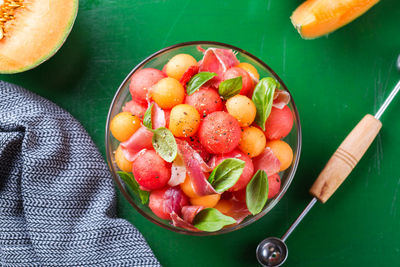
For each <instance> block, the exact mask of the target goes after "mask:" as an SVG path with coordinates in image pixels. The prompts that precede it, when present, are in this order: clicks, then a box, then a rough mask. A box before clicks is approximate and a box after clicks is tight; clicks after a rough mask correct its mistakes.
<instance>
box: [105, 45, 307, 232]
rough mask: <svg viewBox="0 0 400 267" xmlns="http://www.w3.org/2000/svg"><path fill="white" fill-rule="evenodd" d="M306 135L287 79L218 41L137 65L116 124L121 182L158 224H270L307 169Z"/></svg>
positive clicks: (113, 144)
mask: <svg viewBox="0 0 400 267" xmlns="http://www.w3.org/2000/svg"><path fill="white" fill-rule="evenodd" d="M300 148H301V130H300V122H299V116H298V113H297V110H296V106H295V104H294V101H293V99H292V97H291V94H290V93H289V91H288V90H287V88H286V86H285V85H284V84H283V82H282V81H281V80H280V78H279V77H278V76H277V75H276V74H275V73H274V72H273V71H272V70H271V69H270V68H269V67H268V66H267V65H266V64H265V63H263V62H262V61H260V60H259V59H257V58H256V57H254V56H252V55H251V54H249V53H247V52H245V51H243V50H241V49H239V48H236V47H233V46H230V45H226V44H221V43H216V42H190V43H183V44H178V45H174V46H171V47H168V48H165V49H162V50H160V51H159V52H157V53H155V54H153V55H151V56H150V57H148V58H147V59H145V60H144V61H143V62H142V63H140V64H139V65H138V66H136V67H135V68H134V69H133V70H132V72H131V73H130V74H129V75H128V76H127V78H126V79H125V80H124V81H123V83H122V84H121V86H120V88H119V89H118V91H117V93H116V95H115V97H114V99H113V102H112V104H111V107H110V111H109V114H108V119H107V125H106V149H107V159H108V163H109V167H110V170H111V172H112V174H113V177H114V180H115V182H116V184H117V186H118V187H119V189H120V190H121V192H122V193H123V195H124V196H125V197H126V199H127V200H128V201H129V203H130V204H131V205H132V206H133V207H134V208H136V209H137V210H138V211H139V212H140V213H141V214H142V215H144V216H145V217H146V218H148V219H149V220H150V221H152V222H154V223H156V224H158V225H161V226H163V227H165V228H167V229H170V230H173V231H176V232H180V233H187V234H193V235H208V234H217V233H225V232H230V231H233V230H236V229H239V228H241V227H243V226H245V225H248V224H250V223H252V222H254V221H255V220H257V219H259V218H261V217H262V216H263V215H265V214H266V213H267V212H268V211H269V210H270V209H271V208H272V207H273V206H275V204H276V203H277V202H278V201H279V200H280V198H281V197H282V196H283V194H284V193H285V191H286V190H287V188H288V186H289V185H290V182H291V180H292V179H293V176H294V173H295V171H296V168H297V164H298V161H299V155H300Z"/></svg>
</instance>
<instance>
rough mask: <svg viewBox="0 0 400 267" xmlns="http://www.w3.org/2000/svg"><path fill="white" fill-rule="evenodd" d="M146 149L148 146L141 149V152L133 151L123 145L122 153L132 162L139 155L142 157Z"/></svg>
mask: <svg viewBox="0 0 400 267" xmlns="http://www.w3.org/2000/svg"><path fill="white" fill-rule="evenodd" d="M146 150H147V149H146V148H143V149H142V150H140V151H139V152H136V151H132V150H129V149H126V148H123V147H122V146H121V151H122V154H123V155H124V157H125V158H126V159H127V160H128V161H130V162H134V161H135V160H136V159H137V158H138V157H140V156H141V155H143V154H144V152H146Z"/></svg>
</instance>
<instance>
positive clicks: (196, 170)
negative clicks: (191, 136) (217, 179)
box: [176, 139, 216, 196]
mask: <svg viewBox="0 0 400 267" xmlns="http://www.w3.org/2000/svg"><path fill="white" fill-rule="evenodd" d="M176 143H177V145H178V150H179V152H180V153H181V154H182V157H183V161H184V162H185V165H186V170H187V172H188V174H189V177H190V179H191V182H192V184H193V187H194V191H195V192H196V194H198V195H199V196H205V195H211V194H216V191H215V190H214V188H213V187H212V186H211V184H210V183H209V182H208V181H207V177H206V175H205V174H204V171H205V169H206V170H211V168H210V167H209V166H208V165H207V164H206V163H205V162H204V160H203V159H202V158H201V156H200V155H199V154H198V153H197V152H196V151H195V150H194V149H193V148H191V147H190V146H189V145H188V143H187V142H185V141H182V140H179V139H176Z"/></svg>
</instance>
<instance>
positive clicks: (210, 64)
mask: <svg viewBox="0 0 400 267" xmlns="http://www.w3.org/2000/svg"><path fill="white" fill-rule="evenodd" d="M238 64H239V61H238V60H237V58H236V55H235V54H234V52H233V51H232V50H231V49H221V48H208V49H207V50H206V51H204V56H203V59H202V60H201V61H200V62H199V72H203V71H207V72H214V73H216V74H217V76H216V77H214V78H213V79H212V80H211V81H212V84H213V85H218V84H219V83H220V82H221V79H222V74H223V73H224V72H225V71H226V70H227V69H229V68H231V67H234V66H236V65H238Z"/></svg>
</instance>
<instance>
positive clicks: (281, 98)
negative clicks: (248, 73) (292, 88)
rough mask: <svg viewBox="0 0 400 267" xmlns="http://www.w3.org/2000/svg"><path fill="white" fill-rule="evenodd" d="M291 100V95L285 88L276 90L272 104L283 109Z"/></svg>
mask: <svg viewBox="0 0 400 267" xmlns="http://www.w3.org/2000/svg"><path fill="white" fill-rule="evenodd" d="M289 102H290V95H289V93H288V92H286V91H285V90H275V94H274V100H273V102H272V106H273V107H275V108H279V109H283V108H284V107H285V106H286V105H287V104H288V103H289Z"/></svg>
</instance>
